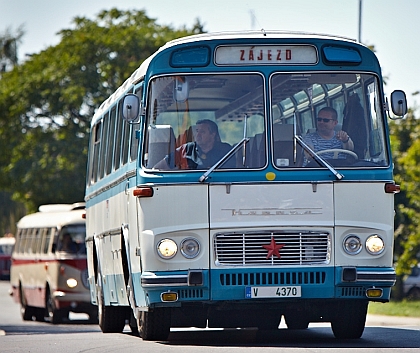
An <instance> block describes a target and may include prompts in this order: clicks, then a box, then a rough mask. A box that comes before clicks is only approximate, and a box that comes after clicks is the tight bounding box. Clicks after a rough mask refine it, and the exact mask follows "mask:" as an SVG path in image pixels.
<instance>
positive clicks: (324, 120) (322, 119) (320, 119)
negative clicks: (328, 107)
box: [316, 118, 334, 123]
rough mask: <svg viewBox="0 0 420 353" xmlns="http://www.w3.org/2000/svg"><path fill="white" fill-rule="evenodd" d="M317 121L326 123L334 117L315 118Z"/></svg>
mask: <svg viewBox="0 0 420 353" xmlns="http://www.w3.org/2000/svg"><path fill="white" fill-rule="evenodd" d="M316 120H317V121H323V122H324V123H328V122H329V121H330V120H334V119H327V118H316Z"/></svg>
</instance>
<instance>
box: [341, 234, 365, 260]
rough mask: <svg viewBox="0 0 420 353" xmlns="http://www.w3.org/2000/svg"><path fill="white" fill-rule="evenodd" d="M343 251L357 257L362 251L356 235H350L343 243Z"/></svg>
mask: <svg viewBox="0 0 420 353" xmlns="http://www.w3.org/2000/svg"><path fill="white" fill-rule="evenodd" d="M343 247H344V251H345V252H346V253H347V254H349V255H357V254H358V253H359V252H360V251H362V242H361V241H360V238H359V237H358V236H357V235H354V234H350V235H348V236H347V237H345V239H344V242H343Z"/></svg>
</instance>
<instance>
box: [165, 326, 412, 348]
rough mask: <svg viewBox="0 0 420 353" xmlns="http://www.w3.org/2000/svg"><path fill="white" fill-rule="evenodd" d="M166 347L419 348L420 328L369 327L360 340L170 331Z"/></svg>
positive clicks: (281, 332) (319, 332) (323, 331)
mask: <svg viewBox="0 0 420 353" xmlns="http://www.w3.org/2000/svg"><path fill="white" fill-rule="evenodd" d="M159 343H160V344H162V345H167V346H177V345H185V346H215V347H220V346H228V347H267V346H268V347H303V348H340V347H342V348H420V334H419V331H418V330H415V329H414V330H413V329H399V328H389V327H367V328H365V331H364V333H363V336H362V337H361V338H360V339H355V340H353V339H348V340H339V339H336V338H335V337H334V335H333V333H332V331H331V328H329V327H314V328H311V327H310V328H309V329H306V330H288V329H281V328H280V329H278V330H270V331H259V330H257V329H234V330H232V329H229V330H211V329H207V330H200V331H194V330H188V331H187V330H186V331H171V333H170V335H169V339H168V341H165V342H159Z"/></svg>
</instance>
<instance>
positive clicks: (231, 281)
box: [220, 271, 326, 286]
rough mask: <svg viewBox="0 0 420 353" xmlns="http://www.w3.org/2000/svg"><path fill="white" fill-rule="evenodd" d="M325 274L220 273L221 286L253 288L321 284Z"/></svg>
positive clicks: (313, 272) (318, 272) (312, 272)
mask: <svg viewBox="0 0 420 353" xmlns="http://www.w3.org/2000/svg"><path fill="white" fill-rule="evenodd" d="M325 278H326V273H325V272H323V271H311V272H258V273H222V274H221V275H220V284H221V285H222V286H255V285H278V286H280V285H303V284H323V283H325Z"/></svg>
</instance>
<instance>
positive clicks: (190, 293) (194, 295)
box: [178, 289, 204, 299]
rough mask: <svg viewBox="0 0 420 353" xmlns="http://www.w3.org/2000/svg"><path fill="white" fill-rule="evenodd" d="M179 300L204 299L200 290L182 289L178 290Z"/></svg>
mask: <svg viewBox="0 0 420 353" xmlns="http://www.w3.org/2000/svg"><path fill="white" fill-rule="evenodd" d="M178 297H179V299H200V298H203V297H204V291H203V290H202V289H182V290H178Z"/></svg>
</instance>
